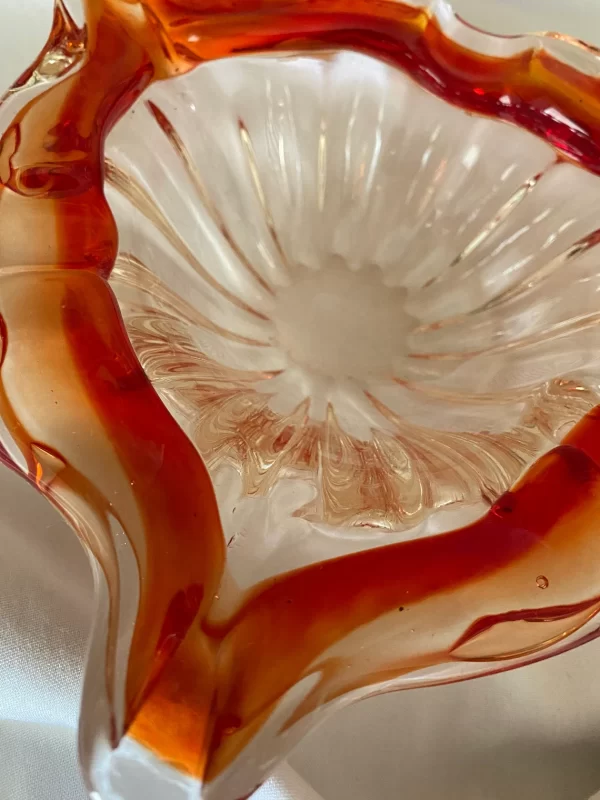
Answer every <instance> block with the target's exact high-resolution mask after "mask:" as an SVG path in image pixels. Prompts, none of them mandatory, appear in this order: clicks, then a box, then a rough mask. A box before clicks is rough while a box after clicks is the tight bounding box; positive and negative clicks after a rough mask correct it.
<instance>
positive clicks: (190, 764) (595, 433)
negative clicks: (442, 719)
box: [6, 3, 600, 800]
mask: <svg viewBox="0 0 600 800" xmlns="http://www.w3.org/2000/svg"><path fill="white" fill-rule="evenodd" d="M435 14H436V15H437V16H436V21H437V24H438V25H439V26H440V30H442V31H443V33H444V35H445V36H446V37H448V40H449V41H450V40H451V41H452V42H453V43H454V44H455V45H456V47H457V51H456V52H457V53H458V52H459V50H460V54H462V55H460V57H459V56H458V55H457V56H456V59H455V60H454V61H452V58H450V56H448V53H445V57H446V56H448V57H449V58H450V61H449V63H447V62H444V61H443V59H442V58H441V57H440V61H439V63H438V62H435V60H432V61H431V62H429V61H428V60H427V58H424V59H423V62H422V63H421V64H420V66H419V68H418V69H416V68H415V69H414V70H413V69H412V68H411V67H410V64H409V62H408V61H407V70H406V71H403V70H402V69H399V68H398V67H396V66H392V65H390V64H387V63H385V62H383V61H379V60H376V59H374V58H372V57H370V56H367V55H362V54H359V53H355V52H351V51H340V50H321V49H319V50H315V51H311V52H305V53H302V54H292V53H281V52H278V53H275V54H269V55H264V56H263V55H257V56H241V57H239V58H236V59H231V60H224V61H221V62H218V63H214V64H208V65H203V66H201V67H199V68H197V69H195V70H193V71H192V72H190V73H189V74H187V75H184V76H181V77H177V78H174V79H172V80H169V81H165V82H159V83H156V84H154V85H153V86H152V87H151V88H150V89H149V90H148V91H147V92H145V93H144V94H143V95H142V97H141V98H140V100H139V101H138V102H137V103H136V104H135V106H134V107H133V108H132V110H131V111H130V112H128V113H127V114H126V116H125V117H124V118H123V119H122V120H121V121H120V122H119V123H117V125H116V127H115V129H114V130H113V131H112V133H111V134H110V136H109V138H108V141H107V144H106V151H105V155H106V172H105V185H106V196H107V199H108V201H109V204H110V207H111V209H112V212H113V214H114V216H115V220H116V223H117V227H118V231H119V252H118V256H117V259H116V262H115V265H114V268H113V270H112V273H111V277H110V286H111V287H112V290H113V292H114V295H115V297H116V300H117V302H118V308H119V310H120V314H121V315H122V319H123V323H124V325H125V328H126V330H127V333H128V336H129V339H130V342H131V344H132V347H133V350H134V351H135V354H136V356H137V358H138V359H139V363H140V364H141V366H142V368H143V370H144V372H145V375H146V376H147V377H148V379H149V380H150V382H151V384H152V386H153V387H154V388H155V389H156V391H157V392H158V394H159V396H160V398H161V399H162V401H163V403H164V405H165V406H166V408H167V409H168V411H169V412H170V414H171V415H172V416H173V417H174V418H175V419H176V420H177V422H178V423H179V425H180V427H181V429H182V430H183V431H184V432H185V434H186V435H187V437H188V438H189V440H190V441H191V442H192V444H193V445H194V447H195V448H196V449H197V450H198V452H199V453H200V454H201V456H202V459H203V461H204V463H205V465H206V467H207V469H208V471H209V473H210V478H211V482H212V486H213V487H214V492H215V495H216V502H217V507H218V512H219V517H220V521H221V525H222V528H223V535H224V547H225V550H226V566H225V571H224V574H223V576H222V578H221V580H220V582H219V584H218V587H217V590H216V592H215V595H214V600H213V601H212V605H211V610H210V613H209V615H208V618H207V619H206V620H204V621H203V623H202V631H203V634H204V635H205V640H203V644H201V645H198V650H197V651H196V650H194V649H193V648H194V647H195V645H194V644H193V643H192V644H191V645H190V644H189V642H188V643H187V644H186V645H185V646H183V645H182V644H181V642H180V638H181V637H180V633H179V631H177V630H173V631H170V630H168V629H167V633H166V634H165V637H166V638H165V641H168V642H169V648H167V649H166V650H165V656H164V663H162V665H161V670H163V671H166V673H168V672H169V669H172V668H173V665H172V663H171V662H174V663H176V668H177V669H181V670H183V672H181V674H180V673H177V675H176V677H175V678H173V679H172V680H171V682H170V683H168V685H165V684H164V676H163V675H162V673H159V672H157V673H156V675H154V676H153V684H152V686H153V689H152V691H153V692H154V693H155V694H154V696H153V695H152V693H150V694H146V695H145V696H144V698H143V701H140V704H139V708H138V709H137V711H138V713H137V715H136V716H135V717H134V718H133V719H131V720H129V721H128V724H127V725H126V724H125V721H124V714H123V710H122V707H123V699H122V698H123V695H124V693H125V686H126V681H127V659H128V647H129V646H130V643H131V636H132V631H133V627H134V624H135V620H136V614H137V609H138V603H139V602H140V600H139V598H140V596H142V595H143V586H142V590H140V588H139V585H138V581H137V577H138V576H137V574H136V567H135V563H134V559H133V558H132V557H131V554H129V555H127V553H128V550H127V547H128V544H127V542H126V541H124V540H123V536H122V532H120V531H118V530H115V531H114V545H115V547H116V548H117V553H118V557H116V558H115V564H116V567H115V569H116V573H118V574H117V575H116V577H117V578H118V580H119V582H120V583H119V586H120V595H119V603H118V607H117V609H116V612H118V624H117V625H116V629H117V633H116V638H115V639H114V641H112V643H109V644H107V642H108V641H109V640H108V639H107V629H108V628H109V627H110V625H109V621H108V620H109V616H110V614H109V612H108V611H107V609H106V600H105V598H104V599H103V595H102V590H101V589H100V588H99V589H98V597H99V612H98V618H97V625H96V630H95V634H94V637H93V640H92V645H91V651H90V656H89V663H88V673H87V679H86V687H85V691H84V699H83V705H82V718H81V719H82V721H81V731H80V737H81V753H82V756H81V757H82V763H83V765H84V770H85V772H86V776H87V779H88V782H89V786H90V789H91V790H93V792H96V793H97V794H95V795H94V796H95V797H97V798H101V800H131V798H134V797H135V798H137V797H142V796H143V797H144V798H149V800H150V799H151V798H156V800H188V798H189V800H191V799H192V798H198V797H200V796H202V797H203V798H207V800H241V798H244V797H248V796H249V795H250V794H251V793H252V792H253V790H254V789H255V788H256V787H258V786H260V785H261V784H262V783H263V782H264V780H265V779H266V777H267V776H268V775H269V773H270V771H271V770H272V769H273V767H274V765H276V764H277V762H278V761H279V760H280V759H283V758H285V757H286V756H287V755H288V754H289V752H290V751H291V750H292V748H293V747H294V746H295V745H296V744H297V743H298V741H299V740H300V739H301V738H302V737H303V736H304V735H306V734H307V733H308V732H309V731H310V730H311V729H312V728H313V727H314V726H315V725H316V724H318V723H319V722H320V721H322V720H323V719H324V718H325V717H326V716H327V715H328V714H330V713H331V712H332V711H334V710H335V709H337V708H341V707H342V706H344V705H346V704H348V703H350V702H354V701H357V700H360V699H362V698H364V697H367V696H371V695H374V694H378V693H382V692H387V691H395V690H399V689H408V688H418V687H424V686H433V685H438V684H444V683H450V682H454V681H463V680H465V679H468V678H474V677H476V676H482V675H488V674H490V673H494V672H500V671H504V670H508V669H512V668H515V667H519V666H524V665H527V664H529V663H532V662H534V661H538V660H540V659H543V658H547V657H549V656H552V655H556V654H558V653H561V652H564V651H565V650H568V649H570V648H573V647H575V646H577V645H579V644H582V643H583V642H586V641H589V640H591V639H593V638H595V637H596V636H597V635H598V634H599V633H600V627H599V623H598V619H597V613H598V611H600V541H599V540H598V537H597V535H596V525H597V522H598V520H599V519H600V505H599V504H600V448H599V446H598V441H600V439H599V437H600V412H598V410H597V406H598V404H599V398H600V360H599V356H598V353H599V352H600V348H599V344H600V341H599V322H600V314H599V312H598V302H599V297H600V268H599V260H598V252H599V251H598V248H597V244H598V241H599V236H598V223H597V208H598V207H600V177H599V175H598V174H597V173H598V172H600V155H599V154H600V149H599V147H600V138H598V137H597V136H596V133H597V131H598V130H600V104H599V103H598V100H597V94H596V95H595V99H594V91H596V93H597V89H598V86H599V83H598V76H599V75H600V56H599V55H598V53H597V52H596V51H594V50H593V49H591V48H588V47H586V46H585V45H583V44H581V43H578V42H576V41H574V40H570V39H568V38H566V37H559V36H530V37H495V36H492V35H490V34H486V33H483V32H481V31H478V30H476V29H474V28H472V27H470V26H468V25H467V24H466V23H463V22H461V21H460V20H459V19H458V18H457V17H455V16H454V15H453V14H452V13H451V12H450V10H449V8H448V6H446V4H444V3H440V4H437V5H436V6H435ZM420 45H421V46H422V48H423V50H424V51H426V52H427V48H428V47H430V46H431V42H430V41H429V40H427V39H425V38H424V41H423V42H422V43H420ZM417 50H418V48H416V50H415V52H416V51H417ZM419 52H421V51H419ZM440 52H441V51H440ZM465 53H467V54H469V53H471V54H478V55H479V56H483V57H485V59H487V60H486V61H485V62H484V61H482V62H481V63H482V64H484V66H485V65H487V66H488V67H489V69H490V70H498V71H499V74H501V72H502V68H503V65H505V66H506V68H507V69H508V66H509V65H515V64H516V65H517V67H515V69H514V71H513V72H511V75H513V78H514V82H511V83H509V84H506V85H505V86H504V89H503V90H502V91H500V90H498V92H497V96H496V95H495V101H494V102H495V103H496V106H495V107H496V109H497V113H495V115H494V116H491V115H489V114H487V113H484V112H485V111H486V109H487V107H484V106H483V105H481V107H479V106H477V103H476V100H477V96H480V97H481V98H484V96H487V95H488V94H489V90H488V89H485V90H484V89H483V88H481V89H478V87H477V84H476V79H477V77H478V76H476V75H472V74H467V73H465V74H461V72H460V70H461V69H462V68H463V67H462V66H461V64H462V62H461V58H462V57H463V56H464V54H465ZM442 55H444V54H442ZM440 63H441V64H442V67H443V69H442V68H441V69H440V70H438V71H436V69H437V67H439V65H440ZM511 69H512V67H511ZM482 70H483V67H482ZM507 74H508V73H507ZM448 75H453V76H454V80H455V83H452V82H450V81H449V80H448ZM532 75H535V76H536V81H537V83H536V85H537V86H538V88H539V94H532V92H531V91H530V88H528V86H529V85H526V82H525V80H524V79H525V77H527V76H529V77H531V76H532ZM485 77H486V76H485V74H484V70H483V71H482V78H485ZM467 85H468V87H470V88H469V91H470V92H471V96H472V97H473V102H472V103H471V105H470V106H469V107H465V104H464V103H463V102H462V99H461V98H462V97H463V94H464V93H465V92H466V91H467V89H466V88H465V86H467ZM524 87H525V88H524ZM552 87H554V88H552ZM461 93H462V94H461ZM473 93H474V94H473ZM482 103H483V99H482ZM503 109H504V110H503ZM135 388H136V387H133V386H129V385H125V384H123V385H119V386H115V387H114V391H115V392H117V393H118V392H121V391H130V390H131V391H133V390H135ZM74 424H77V421H75V422H74ZM126 425H127V423H126V420H124V422H123V426H124V432H123V435H126V432H125V428H126ZM148 436H149V437H150V436H151V433H149V434H148ZM6 449H7V452H9V451H10V448H9V447H8V446H7V448H6ZM155 455H156V459H157V462H160V460H161V458H162V455H161V453H160V452H159V451H158V450H157V452H156V454H155ZM36 458H37V459H38V461H39V463H40V464H41V465H42V467H41V469H42V472H43V471H44V470H45V474H48V473H50V474H51V475H52V477H54V475H56V474H57V473H58V472H59V466H60V465H57V463H56V459H55V457H54V456H53V455H52V453H48V452H45V451H44V450H43V448H40V452H38V453H37V454H36ZM53 459H54V461H53ZM90 491H91V490H90ZM58 505H59V508H60V510H61V511H62V512H63V513H65V514H66V515H67V516H69V518H70V519H71V521H72V522H73V520H74V519H75V522H74V523H73V524H74V526H75V527H78V525H79V533H80V535H81V536H82V538H84V539H85V538H86V536H88V540H87V546H88V549H90V551H91V552H92V553H94V554H95V556H96V557H98V552H99V545H98V543H97V542H95V541H94V540H93V538H92V537H91V535H89V532H88V533H85V532H84V533H85V535H84V534H82V523H81V520H79V521H78V518H77V516H76V513H75V512H73V509H72V508H67V507H66V506H65V505H63V506H62V507H61V504H60V502H59V503H58ZM117 521H118V520H117ZM86 524H87V523H86ZM84 527H85V526H84ZM85 530H86V531H87V529H85ZM165 548H167V549H168V542H167V543H165ZM123 554H125V555H123ZM165 557H167V555H165ZM156 574H157V575H160V565H159V567H158V569H157V572H156ZM97 580H98V586H99V587H100V586H101V583H102V581H101V579H99V578H97ZM157 580H160V578H157ZM140 592H141V593H140ZM201 596H202V595H201V590H200V589H199V588H198V587H196V586H189V587H187V588H186V590H185V591H182V592H181V593H180V595H178V596H177V598H175V599H176V601H177V603H179V605H178V606H177V609H178V613H180V612H181V613H184V614H185V613H187V614H188V616H189V621H190V622H192V621H193V620H194V616H195V613H196V612H197V610H198V607H199V604H200V601H201ZM145 602H147V603H148V604H149V605H148V607H147V609H146V613H151V611H152V608H151V603H152V597H151V596H149V598H146V601H145ZM174 602H175V601H174ZM148 609H150V611H148ZM181 609H183V611H181ZM112 613H115V612H114V610H113V612H112ZM103 615H104V616H103ZM113 622H114V620H113ZM168 624H169V618H168V614H167V616H166V617H165V625H167V626H168ZM169 637H170V638H169ZM165 647H166V645H165ZM186 648H188V649H189V652H188V650H186ZM182 651H185V652H183V654H182ZM184 657H185V659H186V660H185V663H184V662H183V659H184ZM178 658H181V660H182V664H183V663H184V666H181V664H179V666H177V659H178ZM110 659H113V660H114V665H113V667H112V668H111V671H110V675H111V677H110V681H106V678H105V675H104V673H103V670H101V669H100V670H99V669H98V664H99V663H103V662H104V661H107V660H110ZM209 661H210V663H211V666H210V668H208V667H207V666H206V664H207V663H208V662H209ZM196 665H201V666H198V677H197V678H196V679H195V678H194V677H193V676H192V677H190V675H189V674H188V673H189V672H190V670H191V671H192V672H193V671H194V669H195V666H196ZM181 675H184V677H185V679H186V680H188V679H189V680H190V681H191V682H192V684H193V682H194V680H196V681H197V684H198V685H197V686H196V687H195V691H196V695H195V697H196V700H197V701H198V705H197V706H194V707H193V708H191V709H190V706H189V703H188V700H189V691H188V689H187V688H186V692H184V693H180V692H179V686H180V684H179V683H178V681H179V680H181V681H183V678H182V677H181ZM207 675H210V686H209V685H208V684H207V683H206V676H207ZM161 681H163V683H161ZM108 684H110V685H108ZM109 709H112V711H110V713H109ZM114 709H116V711H115V712H114V715H113V711H114ZM199 709H200V710H199ZM202 714H204V715H205V718H204V717H203V719H202V721H201V723H198V718H199V717H200V716H201V715H202ZM206 720H208V722H207V721H206ZM198 731H202V736H203V737H205V738H204V740H203V741H199V740H198V739H197V736H198V735H200V734H199V733H198ZM207 731H208V733H207ZM140 792H143V794H140Z"/></svg>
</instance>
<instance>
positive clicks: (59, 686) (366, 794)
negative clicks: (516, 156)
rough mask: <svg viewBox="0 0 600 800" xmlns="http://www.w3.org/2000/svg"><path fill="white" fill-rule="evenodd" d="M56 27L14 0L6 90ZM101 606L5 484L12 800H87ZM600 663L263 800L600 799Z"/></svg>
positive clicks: (8, 18)
mask: <svg viewBox="0 0 600 800" xmlns="http://www.w3.org/2000/svg"><path fill="white" fill-rule="evenodd" d="M455 6H456V7H457V8H458V9H459V10H460V11H461V12H462V13H463V14H464V16H466V17H467V18H469V19H470V20H471V21H472V22H474V23H476V24H479V25H482V26H487V27H488V28H494V29H495V30H498V31H499V32H519V31H522V30H525V29H529V30H533V29H537V30H539V29H546V28H550V27H551V28H555V29H561V30H563V31H566V32H568V33H571V34H572V35H574V36H580V37H583V38H587V39H588V40H590V39H592V40H594V41H595V42H596V43H600V4H598V2H597V0H562V1H561V0H529V2H526V0H493V1H490V2H486V0H457V2H456V3H455ZM50 15H51V0H0V89H2V88H4V86H6V85H8V84H9V83H10V81H11V80H12V79H13V78H14V77H16V75H17V74H19V72H20V71H21V70H22V69H23V68H24V67H25V66H26V65H27V63H28V62H29V61H30V59H31V58H32V57H33V55H34V54H35V53H36V52H37V50H38V49H39V46H40V45H41V44H42V42H43V40H44V38H45V34H46V31H47V27H48V25H49V20H50ZM0 246H1V243H0ZM91 608H92V603H91V577H90V573H89V568H88V565H87V562H86V559H85V556H84V554H83V552H82V550H81V549H80V547H79V545H78V544H77V542H76V541H75V539H74V537H73V536H72V535H71V533H70V531H69V530H68V529H67V528H66V527H65V525H64V524H63V523H62V522H61V520H60V519H59V518H58V516H57V515H56V514H55V513H54V512H53V511H52V510H51V509H49V508H48V507H47V505H46V504H45V502H44V501H43V499H42V498H40V497H38V496H37V495H35V493H34V492H33V491H32V490H30V489H29V488H28V487H26V486H25V484H24V483H22V482H21V481H19V480H18V479H17V478H16V477H15V476H13V475H11V474H10V473H9V472H8V471H7V470H0V800H34V798H35V800H85V792H84V789H83V786H82V784H81V780H80V778H79V774H78V771H77V763H76V752H75V740H76V725H77V715H78V704H79V691H80V683H81V676H82V667H83V658H84V653H85V644H86V637H87V631H88V628H89V624H90V617H91ZM599 662H600V643H594V644H591V645H587V646H586V647H584V648H581V649H579V650H577V651H575V652H573V653H570V654H567V655H565V656H561V657H559V658H557V659H554V660H552V661H549V662H547V663H544V664H539V665H536V666H533V667H529V668H527V669H525V670H522V671H519V672H514V673H510V674H507V675H502V676H495V677H493V678H486V679H482V680H479V681H476V682H471V683H467V684H461V685H457V686H451V687H444V688H437V689H430V690H423V691H420V692H409V693H404V694H398V695H394V696H385V697H382V698H377V699H374V700H371V701H369V702H366V703H363V704H361V705H358V706H355V707H352V708H349V709H346V710H344V711H342V712H340V713H339V714H338V715H337V716H336V717H334V718H332V719H331V720H329V721H328V722H327V723H325V724H324V725H323V726H322V727H321V728H320V729H319V730H318V731H316V732H315V733H314V734H313V735H312V736H311V737H309V738H308V739H307V740H306V741H305V742H304V743H303V744H302V745H301V746H300V747H299V748H298V750H297V751H296V752H295V753H294V754H293V756H292V758H291V759H290V764H291V766H289V765H287V764H286V765H283V767H282V768H281V769H280V770H279V772H278V774H277V775H276V776H275V777H274V779H273V780H272V781H271V782H270V783H269V784H268V785H267V786H265V787H264V788H263V790H262V791H261V792H260V793H259V794H258V795H257V796H256V800H321V796H322V797H323V798H327V800H342V799H343V800H525V798H527V800H538V799H539V798H542V797H543V798H544V800H586V799H587V798H589V797H590V795H591V794H593V793H594V792H595V791H597V790H598V789H600V758H599V756H600V681H599V680H598V669H597V664H598V663H599ZM292 767H293V768H292ZM301 776H302V777H301ZM311 786H312V787H314V789H313V788H311ZM317 791H318V792H319V793H320V794H318V793H317ZM598 798H600V794H599V795H598ZM140 800H143V798H140Z"/></svg>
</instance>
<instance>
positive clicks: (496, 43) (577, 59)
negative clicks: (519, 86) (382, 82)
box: [399, 0, 600, 78]
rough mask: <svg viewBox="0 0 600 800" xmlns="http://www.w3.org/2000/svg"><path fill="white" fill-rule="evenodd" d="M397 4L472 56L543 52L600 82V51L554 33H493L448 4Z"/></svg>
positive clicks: (434, 0)
mask: <svg viewBox="0 0 600 800" xmlns="http://www.w3.org/2000/svg"><path fill="white" fill-rule="evenodd" d="M399 2H401V4H404V5H409V6H412V7H414V8H417V9H418V8H421V9H423V10H425V11H427V12H428V13H429V14H430V15H431V17H432V18H433V19H435V21H436V22H437V23H438V24H439V26H440V29H441V31H442V32H443V33H444V34H445V35H446V36H448V37H449V38H451V39H452V40H453V41H454V42H456V43H457V44H459V45H461V46H462V47H464V48H465V49H467V50H470V51H472V52H473V53H479V54H482V55H487V56H492V57H497V58H511V57H513V56H516V55H518V54H520V53H524V52H527V51H528V50H540V49H543V50H547V51H549V52H550V53H551V55H553V56H554V57H555V58H557V59H558V60H560V61H562V62H563V63H566V64H569V65H570V66H572V67H574V68H575V69H577V70H578V71H580V72H585V73H586V74H588V75H592V76H598V77H599V78H600V47H597V46H595V45H592V44H589V43H588V42H585V41H583V40H582V39H578V38H576V37H574V36H570V35H569V34H564V33H559V32H557V31H553V30H540V31H527V32H524V33H510V34H504V33H494V32H493V31H490V30H486V29H484V28H481V27H479V26H478V25H475V24H473V23H471V22H469V21H468V20H467V19H465V17H464V16H463V15H462V13H461V12H459V11H456V10H455V9H454V7H453V5H452V3H450V2H448V0H430V2H429V3H425V4H423V3H418V2H416V3H415V2H413V0H399ZM584 62H585V63H584Z"/></svg>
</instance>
